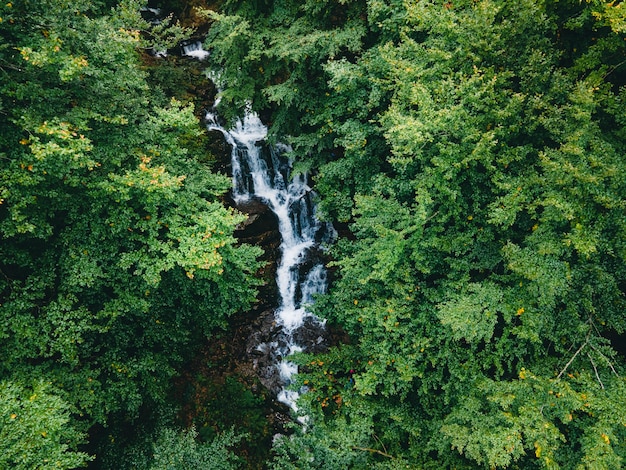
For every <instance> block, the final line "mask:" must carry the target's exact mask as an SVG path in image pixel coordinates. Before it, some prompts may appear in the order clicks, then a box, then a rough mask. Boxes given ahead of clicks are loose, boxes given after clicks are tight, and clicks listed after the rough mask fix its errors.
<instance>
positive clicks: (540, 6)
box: [207, 0, 626, 468]
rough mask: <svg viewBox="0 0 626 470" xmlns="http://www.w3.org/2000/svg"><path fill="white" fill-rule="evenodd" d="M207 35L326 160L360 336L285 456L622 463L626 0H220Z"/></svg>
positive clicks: (301, 147)
mask: <svg viewBox="0 0 626 470" xmlns="http://www.w3.org/2000/svg"><path fill="white" fill-rule="evenodd" d="M213 18H214V20H215V21H216V26H214V27H213V28H212V29H211V35H210V37H209V40H208V41H207V47H210V48H213V55H212V58H213V60H214V63H215V66H216V67H219V68H220V69H221V70H222V75H221V77H222V80H223V81H224V86H225V87H226V88H225V91H224V93H223V95H224V98H225V102H224V103H225V105H228V104H229V103H232V104H233V106H234V107H235V108H237V107H241V106H243V105H244V103H245V100H250V99H251V100H252V103H253V105H256V106H257V108H258V109H259V110H262V111H264V112H265V113H267V115H268V119H269V120H270V122H271V123H272V131H273V132H274V134H275V135H276V136H278V138H280V139H286V140H287V141H288V143H290V144H291V145H292V147H293V149H294V150H293V155H294V157H295V158H296V159H297V163H296V165H297V168H299V169H300V170H301V171H311V172H312V174H313V175H314V180H315V187H316V190H317V191H318V192H319V193H320V200H321V206H322V208H323V209H324V211H325V214H326V217H328V218H329V219H331V220H333V221H336V222H341V223H347V224H348V227H349V232H346V236H345V237H342V238H341V239H340V240H339V242H338V243H337V245H336V247H334V248H333V254H334V261H333V262H332V263H331V265H332V266H334V268H335V270H336V272H335V281H334V283H333V285H332V287H331V290H330V293H329V294H328V295H326V296H322V297H320V298H319V299H318V300H317V303H316V307H315V311H316V312H317V313H318V314H319V315H321V316H323V317H325V318H327V319H329V320H330V322H331V323H332V324H333V325H335V326H337V327H338V328H341V329H343V330H345V332H346V333H347V334H348V335H349V337H350V341H349V344H344V345H339V346H337V347H335V348H333V349H332V350H331V351H329V353H328V354H326V355H322V356H316V357H310V356H305V357H303V358H302V359H301V361H300V362H301V370H302V373H301V374H300V375H299V378H300V382H299V386H300V385H306V386H307V387H308V388H309V392H308V393H306V394H304V395H303V397H302V402H304V404H305V405H306V404H308V405H307V407H306V409H307V412H308V413H310V414H311V416H312V417H313V420H312V421H313V423H312V425H311V429H309V430H308V431H307V432H306V433H303V434H299V435H297V437H295V438H292V439H284V440H282V441H281V443H280V445H279V446H278V457H277V460H276V465H277V468H364V467H365V466H368V468H379V467H380V468H405V466H406V467H407V468H444V467H445V468H482V467H485V468H495V467H511V468H535V467H538V468H619V467H620V466H621V465H622V464H623V459H624V456H625V452H626V448H625V447H624V442H625V441H624V439H625V438H626V434H625V427H624V426H625V425H626V408H625V406H624V403H626V402H625V401H624V398H625V392H626V388H625V385H626V384H625V383H624V379H623V375H624V349H623V346H622V343H621V342H623V340H624V329H625V326H626V324H625V318H626V317H624V313H623V312H624V302H625V299H624V286H625V285H626V284H625V280H626V277H625V275H626V272H625V271H624V259H625V256H626V251H624V240H625V235H626V233H625V231H624V230H625V227H626V226H625V225H624V220H626V218H625V216H626V214H625V212H624V210H625V208H626V206H625V202H624V196H625V194H626V188H625V187H624V181H626V166H625V160H624V154H625V153H624V150H625V148H624V144H625V143H626V141H625V140H624V137H625V136H624V122H625V117H626V115H625V114H624V107H623V101H624V99H625V98H626V94H625V93H626V92H625V89H624V86H623V85H624V83H625V78H626V74H625V72H624V63H625V58H626V57H625V54H624V53H625V45H626V43H624V32H625V30H624V24H625V10H624V8H623V5H622V3H620V2H605V1H589V2H578V1H571V2H570V1H566V2H563V1H559V2H552V1H543V2H535V1H521V2H515V3H511V2H505V1H499V0H480V1H463V0H459V1H451V2H439V1H395V0H369V1H355V2H344V1H324V2H320V1H306V2H290V1H274V2H235V1H232V2H225V5H224V11H223V12H222V14H221V15H213Z"/></svg>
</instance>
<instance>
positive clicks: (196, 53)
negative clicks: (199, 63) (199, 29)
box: [182, 41, 209, 60]
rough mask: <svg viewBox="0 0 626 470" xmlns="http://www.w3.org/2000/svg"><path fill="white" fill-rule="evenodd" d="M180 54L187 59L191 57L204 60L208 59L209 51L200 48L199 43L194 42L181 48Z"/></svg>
mask: <svg viewBox="0 0 626 470" xmlns="http://www.w3.org/2000/svg"><path fill="white" fill-rule="evenodd" d="M182 54H183V55H184V56H187V57H193V58H194V59H198V60H205V59H206V58H207V57H209V51H205V50H204V49H203V48H202V42H201V41H195V42H191V43H188V44H184V45H183V46H182Z"/></svg>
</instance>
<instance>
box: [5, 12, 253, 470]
mask: <svg viewBox="0 0 626 470" xmlns="http://www.w3.org/2000/svg"><path fill="white" fill-rule="evenodd" d="M140 5H141V4H140V3H139V2H137V1H122V2H120V3H119V4H117V2H111V1H96V2H93V1H77V2H67V1H62V0H43V1H36V2H33V1H26V2H15V3H13V2H8V3H3V4H2V5H1V6H0V44H1V45H0V74H2V80H0V128H1V129H2V132H1V133H0V134H1V135H0V234H1V235H0V236H1V237H2V244H0V338H1V340H2V347H1V351H2V354H1V359H0V378H2V380H3V381H7V383H17V382H18V381H19V383H30V381H31V380H33V381H42V380H43V381H44V382H45V383H49V384H50V390H53V391H54V392H53V393H52V392H50V394H49V396H48V398H46V400H47V401H48V402H49V403H50V407H51V408H50V417H49V420H53V419H57V420H61V419H67V417H68V413H69V411H71V418H70V421H69V424H68V427H67V429H68V433H67V434H64V433H60V434H59V435H58V436H57V437H56V438H55V439H57V440H56V441H53V440H52V439H50V442H51V444H52V443H54V442H56V443H57V444H56V447H57V450H54V451H51V458H52V456H54V455H56V454H54V452H58V453H61V452H63V453H64V456H63V458H62V462H66V463H63V465H66V466H68V465H77V464H78V463H80V462H84V461H85V458H84V456H83V455H82V454H72V453H70V452H65V451H64V449H65V447H63V446H65V445H67V446H70V445H74V440H73V439H74V438H73V437H72V436H73V435H72V433H71V432H70V431H69V430H71V429H78V430H80V431H86V430H87V429H89V428H90V427H92V426H94V425H95V424H97V425H98V426H102V427H104V428H106V427H111V428H112V427H115V426H120V427H124V426H128V425H129V424H131V423H133V422H136V420H137V418H138V417H139V416H140V414H141V413H143V416H144V418H145V416H146V410H157V409H159V406H157V405H160V404H163V403H164V402H165V400H166V397H167V394H168V388H169V380H170V379H171V377H172V376H173V375H175V374H176V373H177V368H179V367H180V366H181V364H182V363H183V361H185V360H187V359H189V358H190V357H191V356H192V355H193V353H194V351H195V350H196V349H197V347H198V345H199V344H200V343H201V342H202V341H205V340H206V339H207V338H210V337H211V335H212V334H213V333H214V332H215V330H216V329H218V328H223V327H224V326H225V325H226V319H227V318H228V316H229V315H231V314H233V313H234V312H236V311H238V310H240V309H243V308H246V307H247V306H249V305H250V303H251V302H253V301H254V299H255V292H254V286H255V284H256V281H254V280H253V279H252V276H251V274H252V273H254V272H255V270H256V269H257V266H258V264H257V262H256V257H257V256H258V254H259V250H258V249H256V248H252V247H249V246H245V245H243V246H239V245H238V244H237V242H236V240H235V239H234V237H233V236H232V233H233V229H234V227H235V226H236V225H237V224H238V223H239V222H241V221H242V220H243V216H242V215H241V214H239V213H236V212H235V211H234V210H232V209H227V208H225V207H224V205H223V204H222V201H221V196H222V194H223V193H224V192H225V191H226V190H227V189H228V188H229V181H228V179H227V178H225V177H224V176H222V175H217V174H214V173H212V172H211V169H210V167H209V166H207V161H208V160H209V159H208V158H207V156H206V155H203V152H205V151H204V149H203V148H202V147H201V146H199V145H198V144H197V141H201V136H202V133H203V132H204V131H203V130H202V128H201V126H200V124H199V122H198V120H197V118H196V117H195V116H194V112H193V107H192V106H191V105H189V104H187V103H183V102H181V101H178V100H176V99H174V98H171V99H170V97H169V96H167V94H166V93H165V92H164V91H162V90H151V89H150V88H149V86H148V82H147V74H146V73H145V72H144V71H143V70H142V68H143V67H142V65H141V63H140V60H139V53H140V52H141V50H143V49H145V48H147V47H152V46H154V47H157V46H159V47H160V45H162V43H163V41H166V42H167V41H170V40H171V41H176V38H177V37H179V36H180V34H182V30H179V29H176V28H175V27H173V28H162V31H156V30H154V29H152V30H151V31H152V33H154V34H157V33H158V35H159V38H158V41H157V39H154V38H153V40H152V42H149V39H148V38H147V33H146V32H145V31H144V32H142V29H141V28H148V25H147V23H145V22H144V21H143V20H141V17H140V15H139V7H140ZM167 38H169V39H167ZM155 41H156V42H155ZM11 393H13V392H11ZM16 393H17V392H16ZM24 393H26V392H24ZM42 393H43V392H42ZM55 400H56V401H55ZM65 404H67V406H66V405H65ZM42 406H43V405H42ZM40 411H41V410H40ZM29 412H31V413H34V414H36V413H38V411H37V410H36V409H32V410H30V411H29ZM42 413H43V412H42ZM55 416H56V418H55ZM8 419H9V418H7V420H8ZM32 419H33V420H34V419H36V417H35V416H33V417H32ZM41 419H48V418H47V415H45V414H42V416H41ZM16 422H17V421H16ZM58 422H61V421H58ZM51 423H52V421H51ZM63 423H65V422H63ZM92 429H96V427H94V428H92ZM98 429H99V428H98ZM35 431H37V432H39V431H38V430H37V429H35ZM24 432H26V431H24ZM33 432H34V431H33ZM77 432H78V431H77ZM111 432H112V433H113V434H114V433H115V432H114V431H111ZM50 434H52V433H51V432H50ZM16 435H17V434H16ZM75 435H76V436H78V435H79V434H77V433H76V434H75ZM24 436H25V439H26V434H24ZM66 441H67V444H66ZM11 445H13V444H11ZM15 445H18V444H15ZM19 445H21V444H19ZM24 445H25V444H24ZM68 448H69V447H68ZM65 454H67V455H65ZM37 456H40V454H37V455H35V456H34V457H33V458H38V457H37ZM59 459H61V457H59ZM70 462H74V463H73V464H71V463H70ZM31 468H34V467H31Z"/></svg>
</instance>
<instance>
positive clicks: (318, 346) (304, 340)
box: [293, 317, 329, 354]
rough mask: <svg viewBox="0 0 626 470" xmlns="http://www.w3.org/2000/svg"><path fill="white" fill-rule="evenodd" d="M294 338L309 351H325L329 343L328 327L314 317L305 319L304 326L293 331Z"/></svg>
mask: <svg viewBox="0 0 626 470" xmlns="http://www.w3.org/2000/svg"><path fill="white" fill-rule="evenodd" d="M293 339H294V341H295V342H296V343H297V344H299V345H301V346H302V347H303V349H304V351H305V352H308V353H316V354H317V353H322V352H325V351H326V350H327V349H328V345H329V341H328V332H327V330H326V327H325V326H324V324H323V323H321V322H320V321H319V320H317V319H315V318H314V317H306V318H305V319H304V323H303V324H302V326H300V327H298V328H297V329H296V330H295V331H294V332H293Z"/></svg>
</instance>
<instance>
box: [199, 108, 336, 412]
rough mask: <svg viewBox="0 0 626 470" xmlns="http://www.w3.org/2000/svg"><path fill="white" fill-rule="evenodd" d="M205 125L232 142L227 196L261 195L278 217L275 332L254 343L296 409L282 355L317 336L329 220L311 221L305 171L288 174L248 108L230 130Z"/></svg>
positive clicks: (306, 347)
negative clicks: (267, 355) (316, 304)
mask: <svg viewBox="0 0 626 470" xmlns="http://www.w3.org/2000/svg"><path fill="white" fill-rule="evenodd" d="M206 120H207V126H208V128H209V130H218V131H220V132H222V134H223V135H224V137H225V139H226V140H227V142H228V143H229V144H230V145H231V147H232V154H231V160H232V173H233V189H232V195H233V199H234V200H235V202H236V203H237V204H242V203H245V202H247V201H250V200H251V199H257V200H261V201H262V202H263V203H265V204H267V206H268V207H269V208H270V209H271V210H272V212H273V213H274V214H275V215H276V217H277V219H278V228H279V231H280V234H281V245H280V253H281V259H280V261H279V263H278V267H277V273H276V283H277V287H278V292H279V295H280V299H279V302H278V308H277V310H276V311H275V313H274V317H275V322H276V323H277V324H278V325H279V326H280V334H279V335H278V337H277V338H275V340H273V341H268V342H264V343H262V344H258V345H257V346H256V347H257V350H258V351H267V350H268V349H271V353H272V354H271V356H272V357H273V358H275V364H274V367H275V372H276V374H278V375H279V377H280V383H281V385H282V387H281V390H280V391H279V392H278V396H277V398H278V400H279V401H281V402H283V403H285V404H287V405H288V406H290V407H291V408H292V409H293V410H294V411H297V408H296V405H295V401H296V399H297V398H298V395H299V394H298V392H296V391H293V390H287V389H286V387H287V386H288V385H289V383H290V382H291V377H292V376H293V374H295V373H297V366H296V365H295V364H293V363H292V362H290V361H289V360H288V359H287V358H288V356H289V355H291V354H293V353H295V352H299V351H310V350H312V349H314V348H315V345H316V344H320V343H321V342H322V341H323V338H322V335H323V331H324V323H323V322H322V321H320V320H319V319H318V318H317V317H315V316H314V315H313V314H311V313H310V312H309V311H308V310H307V305H310V304H311V303H312V302H313V300H314V297H315V295H316V294H320V293H323V292H324V291H325V290H326V285H327V275H326V269H325V267H324V265H323V263H322V262H321V261H320V259H319V258H320V256H319V255H320V251H319V250H320V244H321V243H323V242H326V241H330V240H331V239H332V238H333V237H334V230H333V229H332V227H331V226H330V225H329V224H325V223H322V222H320V221H319V220H317V218H316V217H315V206H314V204H313V201H312V191H311V188H310V187H309V186H308V184H307V179H306V176H304V175H297V176H294V177H292V175H291V174H290V171H291V164H290V162H289V161H288V160H287V159H286V158H285V157H284V153H285V150H288V149H287V148H286V147H284V146H280V145H279V146H270V145H268V144H267V143H266V142H265V139H266V137H267V128H266V127H265V125H263V123H262V122H261V120H260V119H259V117H258V116H257V115H256V114H254V113H247V114H246V116H245V117H244V118H243V119H242V120H239V121H238V122H237V123H236V124H235V126H234V127H233V128H232V129H229V130H226V129H224V128H223V127H222V126H221V125H220V124H218V122H217V119H216V116H215V115H214V114H211V113H208V114H207V116H206Z"/></svg>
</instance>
